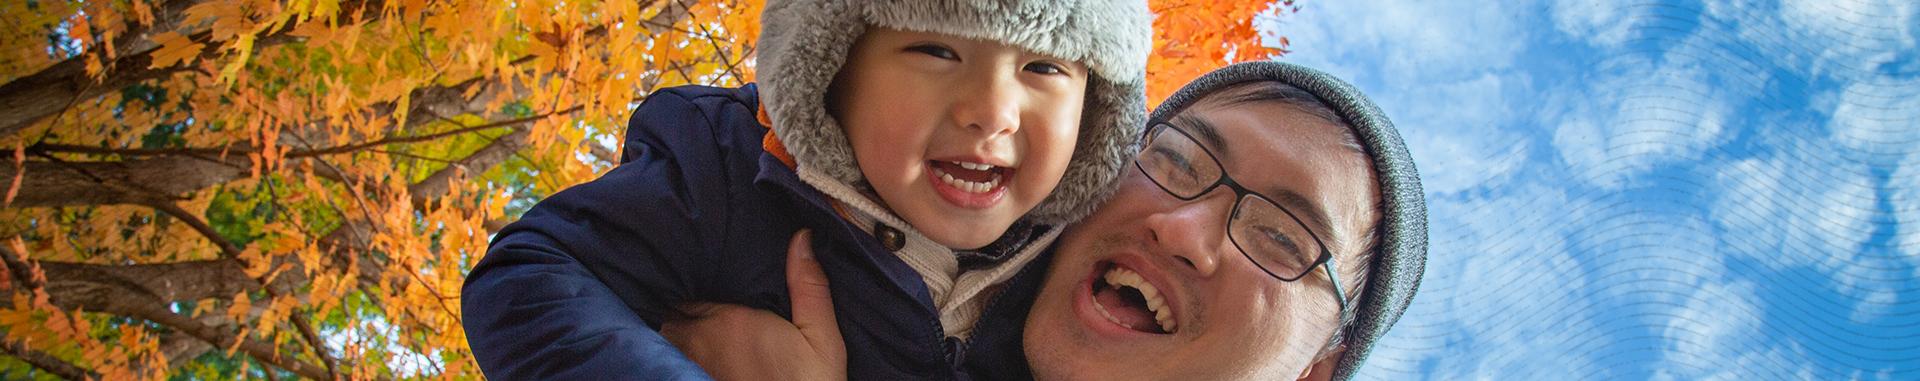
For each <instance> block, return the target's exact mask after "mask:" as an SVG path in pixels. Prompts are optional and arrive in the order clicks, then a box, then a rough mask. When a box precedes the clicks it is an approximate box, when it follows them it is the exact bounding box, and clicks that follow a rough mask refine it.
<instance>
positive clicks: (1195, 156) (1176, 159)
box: [1138, 124, 1321, 281]
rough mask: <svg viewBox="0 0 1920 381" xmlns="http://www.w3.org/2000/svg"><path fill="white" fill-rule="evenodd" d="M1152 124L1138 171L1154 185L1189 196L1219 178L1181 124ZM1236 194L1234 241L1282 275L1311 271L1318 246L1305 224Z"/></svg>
mask: <svg viewBox="0 0 1920 381" xmlns="http://www.w3.org/2000/svg"><path fill="white" fill-rule="evenodd" d="M1157 127H1158V128H1155V129H1154V130H1153V131H1151V132H1150V133H1151V134H1152V135H1149V136H1148V140H1147V146H1146V147H1145V149H1143V150H1142V151H1141V153H1140V158H1139V160H1138V164H1139V166H1140V169H1141V172H1144V173H1146V174H1147V177H1148V178H1149V179H1151V180H1153V181H1154V183H1155V184H1158V185H1159V186H1160V187H1161V188H1162V189H1164V190H1166V191H1167V193H1170V194H1173V195H1174V196H1175V197H1178V198H1180V199H1183V200H1191V199H1194V198H1197V197H1199V196H1200V195H1202V194H1205V193H1206V192H1209V191H1211V190H1212V188H1214V187H1216V186H1219V185H1221V184H1222V183H1223V182H1224V181H1223V180H1222V179H1223V178H1225V176H1226V170H1225V169H1224V168H1222V167H1221V165H1220V163H1219V162H1218V161H1217V159H1215V158H1214V157H1213V155H1212V154H1210V153H1208V152H1207V151H1206V149H1205V148H1203V147H1202V146H1201V145H1200V144H1199V142H1197V141H1195V140H1194V139H1193V138H1192V137H1191V136H1189V135H1187V133H1186V132H1185V131H1182V130H1180V129H1177V128H1170V126H1168V125H1165V124H1162V125H1159V126H1157ZM1241 193H1242V194H1240V195H1239V196H1240V197H1239V199H1238V200H1236V201H1235V203H1234V212H1233V218H1232V219H1231V220H1230V221H1229V222H1228V223H1227V237H1228V238H1229V239H1231V240H1232V241H1233V244H1234V246H1236V247H1237V248H1239V249H1240V251H1241V252H1242V253H1244V254H1246V256H1247V257H1248V258H1250V259H1253V261H1254V263H1255V264H1257V265H1259V266H1260V268H1262V269H1265V270H1266V271H1267V272H1268V273H1271V274H1273V275H1274V276H1275V277H1279V278H1281V279H1282V280H1286V281H1293V280H1296V279H1299V278H1300V277H1301V276H1302V275H1305V274H1306V273H1307V272H1308V271H1310V270H1311V269H1312V268H1311V267H1310V265H1312V262H1313V258H1315V257H1317V256H1318V255H1320V253H1321V250H1320V247H1319V243H1318V241H1315V240H1314V239H1313V237H1312V236H1311V235H1310V234H1309V233H1308V232H1307V230H1306V227H1305V226H1302V225H1301V224H1300V222H1299V220H1296V219H1294V218H1293V216H1291V215H1289V214H1288V213H1287V212H1286V211H1285V210H1284V209H1281V208H1280V206H1279V205H1277V204H1274V203H1273V201H1272V200H1268V199H1266V198H1265V197H1261V196H1259V195H1257V194H1253V193H1245V192H1241Z"/></svg>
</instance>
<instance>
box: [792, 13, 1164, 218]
mask: <svg viewBox="0 0 1920 381" xmlns="http://www.w3.org/2000/svg"><path fill="white" fill-rule="evenodd" d="M761 22H762V25H761V34H760V43H759V44H760V45H759V48H758V49H759V53H758V57H756V60H757V62H758V65H759V75H758V77H759V82H760V91H761V100H762V104H763V105H764V107H765V109H766V112H767V116H768V117H769V118H770V119H771V120H772V122H773V126H774V129H773V130H774V134H775V136H776V137H778V138H779V139H780V142H781V144H782V145H784V146H785V147H786V148H787V151H788V153H790V154H791V155H792V156H793V158H794V160H795V161H796V163H797V165H802V166H808V167H813V168H815V169H816V170H818V171H820V172H822V173H824V174H826V175H828V176H830V177H832V178H833V179H835V180H838V181H841V182H844V183H847V184H853V185H854V186H856V187H861V188H863V189H864V188H865V187H867V182H866V181H865V180H866V178H865V176H863V175H861V173H860V167H859V166H858V165H856V163H855V162H854V156H853V148H852V146H851V145H849V144H848V142H847V137H846V133H845V132H844V130H842V129H841V128H840V124H839V122H838V121H836V120H834V119H833V117H832V116H830V115H828V114H827V109H826V99H827V87H828V85H829V84H831V83H832V82H833V77H834V75H835V74H837V73H838V72H839V71H840V67H841V65H843V64H845V63H846V58H847V52H848V51H849V49H851V48H852V47H853V43H854V41H855V40H857V39H858V38H859V37H860V35H861V34H863V33H865V32H866V29H867V28H868V27H873V26H877V27H885V28H892V29H900V30H911V31H919V32H929V33H940V34H947V35H953V36H960V37H966V38H973V39H980V40H987V41H994V42H999V43H1004V44H1008V45H1010V46H1015V47H1019V48H1022V49H1026V50H1029V51H1033V52H1036V53H1040V54H1045V55H1050V56H1054V57H1059V58H1062V59H1067V60H1073V61H1076V62H1081V63H1083V64H1085V65H1087V67H1088V68H1089V69H1090V71H1091V72H1092V73H1093V75H1091V76H1090V77H1091V78H1089V80H1088V81H1087V97H1086V104H1085V107H1084V109H1083V110H1081V123H1080V134H1079V140H1078V142H1077V144H1075V145H1074V152H1073V157H1072V159H1071V160H1072V161H1071V163H1070V164H1069V165H1068V166H1067V170H1066V173H1065V174H1064V175H1062V176H1061V179H1060V184H1059V185H1058V186H1057V187H1056V188H1055V189H1054V191H1053V193H1052V194H1051V195H1049V196H1048V197H1047V199H1046V200H1044V201H1041V203H1040V204H1039V205H1037V206H1035V207H1034V209H1033V210H1032V211H1031V212H1028V214H1027V217H1026V218H1027V219H1028V220H1029V221H1032V222H1036V223H1042V224H1059V223H1066V222H1071V221H1075V220H1079V219H1080V218H1081V217H1085V216H1086V215H1087V214H1088V213H1090V212H1092V211H1093V208H1094V206H1096V205H1098V204H1099V202H1100V201H1102V200H1105V199H1106V197H1107V196H1108V195H1109V194H1111V193H1112V191H1113V187H1112V183H1113V181H1114V179H1116V178H1118V177H1119V174H1120V173H1121V168H1123V166H1124V165H1125V164H1126V163H1128V162H1129V161H1131V160H1132V159H1133V154H1134V150H1135V149H1137V148H1136V147H1135V144H1134V143H1135V142H1136V140H1137V139H1138V136H1139V133H1140V130H1141V128H1142V127H1143V126H1144V125H1145V114H1146V77H1145V74H1144V73H1145V70H1146V69H1145V68H1146V63H1147V54H1148V52H1149V51H1150V50H1151V49H1152V31H1153V29H1152V16H1151V14H1150V13H1149V12H1148V10H1147V5H1146V2H1145V1H1141V0H1069V1H1059V0H919V1H900V0H770V1H768V3H767V7H766V10H765V12H764V13H763V14H762V16H761Z"/></svg>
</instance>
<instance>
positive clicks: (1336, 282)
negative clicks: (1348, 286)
mask: <svg viewBox="0 0 1920 381" xmlns="http://www.w3.org/2000/svg"><path fill="white" fill-rule="evenodd" d="M1320 266H1321V267H1322V268H1325V269H1326V270H1327V280H1328V281H1331V282H1333V298H1334V299H1336V300H1339V301H1340V314H1341V315H1343V316H1342V317H1345V316H1344V315H1346V313H1347V291H1346V290H1342V289H1340V272H1338V271H1333V259H1332V258H1328V259H1327V261H1326V262H1322V263H1321V264H1320Z"/></svg>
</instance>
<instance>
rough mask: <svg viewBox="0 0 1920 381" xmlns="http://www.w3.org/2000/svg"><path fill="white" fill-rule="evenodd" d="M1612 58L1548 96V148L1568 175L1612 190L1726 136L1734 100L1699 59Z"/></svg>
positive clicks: (1696, 153)
mask: <svg viewBox="0 0 1920 381" xmlns="http://www.w3.org/2000/svg"><path fill="white" fill-rule="evenodd" d="M1668 57H1669V59H1667V60H1664V62H1659V63H1655V62H1653V61H1651V60H1649V59H1644V58H1623V59H1618V60H1614V61H1611V63H1613V65H1611V66H1609V69H1610V70H1609V71H1608V72H1607V73H1608V74H1603V75H1602V77H1601V78H1599V79H1597V80H1593V81H1576V82H1571V83H1568V84H1567V86H1568V88H1566V89H1563V90H1562V91H1560V92H1558V93H1557V94H1555V95H1554V97H1555V98H1554V100H1552V101H1549V102H1547V107H1548V108H1547V110H1545V111H1543V112H1542V113H1541V114H1540V115H1539V117H1540V118H1541V120H1542V123H1545V124H1553V123H1558V126H1557V129H1556V130H1555V131H1554V133H1553V146H1554V148H1556V149H1557V150H1558V152H1559V153H1560V157H1561V159H1562V160H1564V161H1565V162H1566V164H1567V165H1568V166H1569V169H1570V170H1572V171H1573V173H1574V175H1575V176H1578V177H1580V178H1582V179H1584V180H1586V181H1587V182H1588V183H1590V184H1591V185H1596V186H1600V187H1602V188H1608V189H1619V188H1622V187H1624V186H1625V185H1626V184H1627V182H1628V181H1629V180H1631V179H1633V178H1634V177H1636V176H1639V175H1642V174H1645V173H1647V172H1649V171H1652V170H1653V169H1655V168H1656V167H1657V166H1659V165H1663V164H1668V163H1675V162H1685V161H1690V160H1693V159H1696V158H1698V157H1699V156H1700V154H1701V153H1702V152H1703V151H1705V150H1707V149H1709V148H1712V147H1714V146H1716V145H1718V144H1720V143H1721V142H1723V141H1724V140H1726V138H1727V137H1726V136H1725V135H1726V124H1727V123H1728V119H1729V118H1730V116H1731V114H1732V112H1733V111H1732V109H1733V107H1732V105H1731V104H1730V103H1731V102H1732V101H1733V100H1731V99H1728V98H1730V97H1731V96H1732V94H1733V93H1730V92H1729V91H1728V90H1727V89H1726V88H1725V87H1724V86H1720V85H1718V84H1716V83H1714V82H1713V81H1712V78H1710V77H1709V74H1708V73H1707V72H1706V69H1705V68H1704V67H1703V66H1704V65H1699V64H1696V63H1694V62H1689V61H1685V60H1682V59H1679V57H1691V56H1690V55H1669V56H1668Z"/></svg>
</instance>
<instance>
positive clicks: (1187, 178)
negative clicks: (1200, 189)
mask: <svg viewBox="0 0 1920 381" xmlns="http://www.w3.org/2000/svg"><path fill="white" fill-rule="evenodd" d="M1153 153H1154V154H1155V155H1158V156H1160V158H1161V159H1162V160H1161V162H1163V163H1166V164H1165V166H1166V167H1168V168H1167V169H1169V171H1168V172H1171V173H1168V174H1170V175H1176V176H1180V178H1177V179H1169V180H1179V181H1182V182H1185V183H1192V182H1197V181H1200V179H1199V177H1200V174H1199V173H1198V172H1197V171H1194V170H1193V162H1192V161H1189V160H1187V155H1182V154H1180V153H1179V152H1174V151H1173V150H1170V149H1166V148H1156V149H1154V150H1153Z"/></svg>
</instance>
